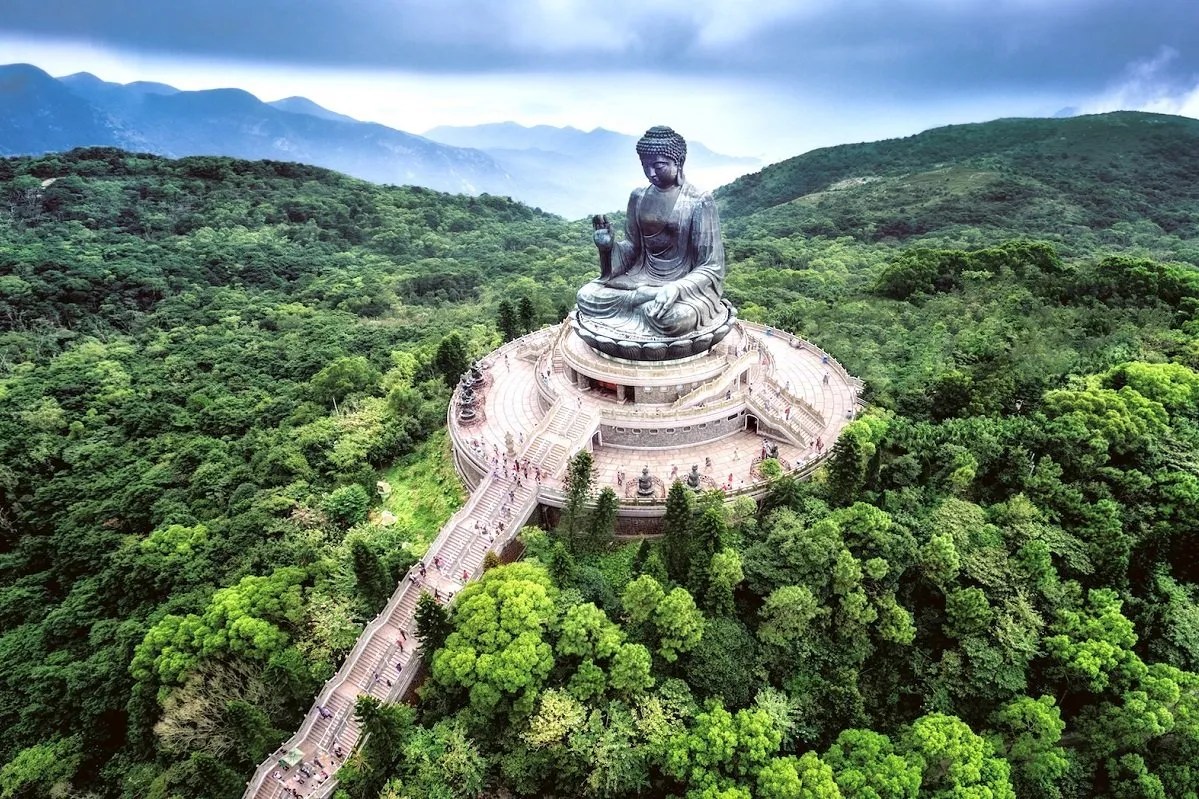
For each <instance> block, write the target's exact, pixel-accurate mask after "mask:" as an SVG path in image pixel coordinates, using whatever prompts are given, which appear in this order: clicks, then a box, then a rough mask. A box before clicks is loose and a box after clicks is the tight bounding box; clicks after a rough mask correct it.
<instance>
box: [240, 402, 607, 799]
mask: <svg viewBox="0 0 1199 799" xmlns="http://www.w3.org/2000/svg"><path fill="white" fill-rule="evenodd" d="M598 428H599V413H598V412H596V411H593V410H587V409H582V408H578V407H577V406H575V407H572V403H569V402H567V401H565V400H563V399H562V398H558V399H557V400H556V401H555V402H554V404H553V405H552V406H551V407H550V408H549V410H548V411H547V413H546V414H545V416H544V417H543V418H542V420H541V421H540V422H539V423H538V426H537V428H536V429H535V430H534V432H533V434H532V435H531V436H529V437H528V438H527V439H526V443H525V446H524V448H523V450H522V451H521V452H519V453H518V457H519V458H520V459H521V460H525V459H527V460H528V462H529V463H530V464H536V465H537V466H538V467H539V468H540V469H541V471H542V473H543V474H544V475H547V476H549V477H552V478H561V476H562V474H563V472H564V471H565V469H566V464H567V461H568V460H569V459H570V456H571V455H572V454H573V453H575V452H577V451H579V450H580V449H582V448H584V447H586V446H587V445H588V442H589V440H590V439H591V437H592V436H593V435H594V434H595V432H596V430H597V429H598ZM537 504H538V485H537V483H536V481H535V480H533V479H529V480H523V481H522V484H521V485H519V486H518V485H517V484H516V482H515V481H514V480H512V479H511V478H509V477H506V476H505V475H504V474H503V473H502V472H500V473H493V474H492V475H491V476H490V477H486V478H484V480H483V482H482V483H481V484H480V485H479V487H478V488H477V489H476V490H475V491H474V492H473V493H472V494H471V496H470V498H469V499H468V500H467V502H466V504H465V505H464V506H463V507H462V508H461V509H459V510H458V511H457V512H456V513H455V514H454V515H453V516H451V517H450V519H449V521H447V522H446V523H445V525H444V526H443V527H442V529H441V532H440V533H439V534H438V536H437V539H436V540H435V541H434V542H433V544H432V545H431V546H430V547H429V551H428V552H427V553H426V556H425V560H424V563H425V564H426V566H427V569H428V574H429V578H430V579H429V582H431V583H434V584H435V585H436V586H439V587H440V588H439V590H442V591H444V592H445V593H451V591H454V592H456V591H457V589H458V587H460V586H461V585H462V584H464V583H465V582H466V581H467V580H470V579H474V578H475V577H477V576H478V575H479V574H481V573H482V569H483V558H484V556H485V555H486V554H487V551H488V550H489V549H494V550H496V551H500V550H502V549H503V547H504V546H505V545H506V544H507V543H508V542H509V541H511V539H512V537H513V536H514V535H515V534H516V532H517V531H518V530H519V529H520V528H521V527H523V526H524V524H525V523H526V522H527V521H528V520H529V518H530V517H531V516H532V515H533V513H534V511H535V510H536V508H537ZM476 523H478V524H480V525H482V524H486V525H487V526H488V527H490V528H491V529H493V530H494V529H497V527H498V526H499V525H502V532H501V533H500V535H498V536H496V537H495V539H494V540H492V541H488V539H487V538H486V537H485V536H483V535H480V534H479V533H478V532H477V529H478V528H477V527H476ZM434 557H437V558H438V559H439V560H440V562H441V569H440V570H436V569H434V567H432V565H431V564H432V563H433V558H434ZM418 574H419V569H417V568H414V569H413V570H412V571H410V572H409V574H408V575H407V576H406V577H405V578H404V579H403V580H401V581H400V584H399V586H398V587H397V588H396V590H395V593H394V594H392V596H391V599H390V600H389V601H388V603H387V606H386V607H385V608H384V609H383V611H382V612H381V613H379V615H378V616H376V617H375V618H374V620H372V621H371V623H370V624H368V625H367V627H366V629H365V630H364V631H363V633H362V635H361V636H360V637H359V638H358V641H357V643H355V645H354V648H353V649H352V650H351V651H350V654H349V655H348V656H347V657H346V659H345V662H344V663H343V664H342V666H341V668H340V669H339V670H338V672H337V674H336V675H335V676H334V677H333V678H332V679H331V680H329V682H327V683H326V684H325V687H324V689H323V690H322V691H321V692H320V694H319V695H318V696H317V697H316V700H315V702H314V703H313V706H312V708H311V709H310V710H309V711H308V714H307V715H306V716H305V717H304V721H303V723H302V724H301V725H300V728H299V730H297V732H296V733H295V735H293V736H292V737H291V738H290V739H289V740H288V741H287V742H285V743H284V744H283V745H282V746H280V747H279V749H278V750H276V751H275V752H274V753H273V754H272V755H271V756H270V757H268V758H267V759H266V760H265V761H264V762H263V763H262V764H261V765H259V767H258V769H257V770H256V771H255V773H254V776H253V778H252V779H251V780H250V781H249V783H247V786H246V792H245V794H244V797H245V799H291V797H292V794H291V793H290V792H289V790H291V789H295V790H298V791H299V792H300V794H301V795H302V796H304V797H326V796H329V795H331V794H332V792H333V788H334V787H335V785H336V783H337V777H336V768H337V767H338V766H339V765H340V761H339V760H336V759H334V758H333V754H332V753H333V750H334V745H335V744H336V745H338V746H340V748H341V751H342V752H343V756H346V755H349V753H350V751H351V750H352V749H353V748H354V746H355V745H356V744H357V743H358V740H359V737H360V735H361V730H360V729H359V726H358V723H357V722H356V721H355V719H354V706H355V704H356V702H357V699H358V697H359V696H360V695H363V694H366V695H370V696H374V697H375V698H377V699H380V700H383V701H396V700H398V699H399V698H400V697H402V696H403V695H404V693H405V692H406V691H407V689H408V687H409V686H410V685H411V683H412V679H413V678H414V677H415V675H416V673H417V671H418V670H419V666H420V658H419V652H418V650H419V642H418V641H417V638H416V635H415V631H416V623H415V621H414V617H415V614H416V605H417V602H418V600H419V599H420V595H421V593H423V592H424V591H425V590H427V589H426V588H422V587H420V586H419V585H418V584H417V578H418ZM450 585H452V586H453V588H452V589H451V588H450V587H449V586H450ZM401 631H403V632H404V634H406V636H407V640H405V641H403V646H402V647H401V646H400V641H401ZM322 711H323V713H322ZM292 749H299V750H300V751H301V752H302V753H303V755H304V761H305V762H308V763H311V762H312V761H313V760H314V759H319V760H320V761H321V762H322V763H323V764H324V769H325V770H326V771H328V772H329V774H330V777H329V778H328V779H327V780H325V781H324V782H323V783H321V784H320V785H315V784H314V783H313V780H311V779H310V780H308V781H307V782H306V783H305V784H303V785H300V784H297V783H296V782H295V779H296V777H295V775H296V770H295V769H293V770H290V771H288V772H283V773H282V776H283V779H282V780H279V779H276V778H275V777H274V774H275V772H277V771H279V769H278V765H277V764H278V760H279V757H280V756H281V755H282V754H284V753H285V752H288V751H290V750H292ZM310 768H311V767H310Z"/></svg>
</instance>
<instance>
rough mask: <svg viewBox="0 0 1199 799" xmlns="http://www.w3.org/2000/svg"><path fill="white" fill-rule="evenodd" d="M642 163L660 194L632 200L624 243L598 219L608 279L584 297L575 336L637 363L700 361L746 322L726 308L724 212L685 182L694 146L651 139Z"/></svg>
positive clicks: (669, 136)
mask: <svg viewBox="0 0 1199 799" xmlns="http://www.w3.org/2000/svg"><path fill="white" fill-rule="evenodd" d="M637 154H638V155H639V156H640V157H641V167H642V169H643V170H644V172H645V176H646V178H648V179H649V183H650V185H649V186H647V187H645V188H638V189H634V190H633V193H632V194H631V195H630V196H629V208H628V216H627V219H626V227H625V239H624V241H616V240H615V237H614V236H613V233H612V227H611V225H610V224H609V223H608V221H607V219H606V218H604V217H602V216H597V217H595V219H594V226H595V232H594V241H595V245H596V247H597V248H598V249H599V256H600V276H599V277H598V278H596V279H595V280H593V281H591V282H590V283H588V284H586V285H585V286H583V288H581V289H580V290H579V293H578V305H577V307H576V311H575V323H576V324H575V331H576V332H577V333H578V334H579V336H580V337H582V338H583V340H584V341H586V342H587V343H588V344H590V345H591V346H592V347H593V348H595V349H597V350H599V351H600V352H603V353H606V354H608V355H614V356H617V357H622V358H627V359H630V360H639V361H660V360H670V359H675V358H683V357H687V356H690V355H697V354H700V353H702V352H705V351H706V350H708V349H709V348H711V346H712V345H713V344H715V343H717V342H718V341H720V340H721V339H723V338H724V337H725V336H726V335H727V334H728V332H729V328H730V326H731V324H732V322H733V319H734V318H735V316H736V312H735V311H734V310H733V307H732V306H731V305H729V303H728V302H726V301H725V300H723V299H722V298H721V294H722V292H723V289H724V270H725V266H724V245H723V244H722V243H721V240H720V220H719V218H718V216H717V213H716V203H715V202H714V201H713V200H712V195H711V194H709V193H708V192H703V191H700V190H699V189H697V188H695V187H694V186H692V185H691V184H690V183H688V182H687V181H686V180H685V179H684V177H683V163H684V161H685V160H686V158H687V142H685V141H684V140H683V137H682V136H680V135H679V134H677V133H675V132H674V131H673V130H671V129H670V128H666V127H654V128H650V129H649V130H648V131H646V132H645V135H644V136H643V137H641V140H640V141H638V142H637Z"/></svg>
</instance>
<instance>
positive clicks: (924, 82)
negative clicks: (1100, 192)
mask: <svg viewBox="0 0 1199 799" xmlns="http://www.w3.org/2000/svg"><path fill="white" fill-rule="evenodd" d="M793 5H794V6H796V8H795V9H794V10H789V9H787V8H786V7H784V6H781V5H779V4H777V3H776V5H775V7H774V8H773V11H774V16H773V17H772V19H771V20H770V23H769V24H767V25H764V26H762V27H760V28H759V29H756V30H755V29H754V28H753V26H752V25H749V26H747V28H748V29H749V32H748V33H747V34H746V35H745V37H743V38H738V37H736V36H732V37H728V38H722V37H716V42H717V43H712V39H711V38H710V37H705V36H704V25H705V19H704V14H705V13H706V12H705V11H704V10H703V9H705V8H707V9H709V11H712V12H713V13H715V12H717V11H719V12H721V13H727V9H728V8H729V5H723V6H718V5H716V4H715V1H714V0H713V2H712V3H709V4H708V5H705V4H704V3H703V2H696V3H683V2H677V3H676V2H673V0H667V1H665V2H661V3H658V4H654V5H649V4H646V3H644V2H632V0H617V2H615V3H607V4H603V7H596V6H594V4H593V5H589V6H585V7H586V8H589V9H593V10H591V11H588V12H586V13H577V14H565V15H564V14H563V13H562V12H561V8H562V7H563V4H561V3H556V4H553V5H552V6H545V5H542V4H541V3H538V2H535V1H534V0H506V2H502V3H492V2H481V1H478V0H475V1H468V0H292V2H281V1H280V0H256V1H255V2H250V3H241V2H238V3H233V2H229V0H207V1H206V2H197V1H196V0H170V2H162V0H153V1H151V0H126V2H122V3H108V4H101V3H96V2H88V1H87V0H74V2H67V1H66V0H8V1H7V2H6V3H5V6H6V8H5V9H4V13H3V17H2V18H0V30H3V31H7V32H12V33H20V34H24V35H32V36H42V37H54V38H60V39H86V40H88V41H90V42H93V43H96V44H102V45H107V46H110V47H114V48H120V49H134V50H142V51H156V52H160V53H175V54H179V55H191V56H203V57H211V58H218V59H227V58H233V59H240V60H248V61H260V62H275V63H285V64H286V63H295V64H307V65H315V66H344V67H370V68H391V69H404V70H414V71H428V72H442V73H463V72H473V71H480V72H482V71H497V70H509V71H537V72H570V71H573V70H589V71H595V70H607V71H616V70H618V69H622V68H627V69H639V70H646V71H659V72H668V73H669V72H682V73H689V74H699V75H727V76H730V77H752V78H755V79H764V80H767V81H769V80H774V81H777V82H779V83H780V84H782V85H790V86H796V85H798V86H802V87H803V88H805V89H806V90H808V91H810V92H812V93H817V94H819V93H827V94H828V95H830V96H836V95H837V94H838V93H841V92H843V91H845V90H847V89H848V88H849V87H853V89H854V92H855V94H857V95H858V96H861V95H862V94H863V93H864V94H866V95H869V94H871V93H876V94H878V95H879V96H887V97H893V98H894V97H901V98H902V97H919V96H928V95H929V94H932V95H938V94H941V95H949V94H959V93H961V92H962V91H970V90H978V91H994V90H997V89H1015V90H1020V91H1028V90H1036V89H1041V88H1043V89H1052V90H1057V91H1062V90H1066V91H1095V90H1098V89H1101V88H1103V86H1104V85H1105V84H1107V83H1109V82H1111V81H1113V80H1115V79H1117V78H1118V77H1119V76H1120V74H1121V73H1122V71H1123V70H1125V69H1126V67H1127V65H1129V64H1131V63H1133V62H1135V61H1137V60H1143V59H1146V58H1151V57H1153V56H1154V55H1155V54H1156V53H1158V52H1160V51H1161V48H1163V47H1168V48H1171V49H1172V50H1173V51H1175V52H1176V53H1177V54H1178V55H1177V56H1176V57H1175V58H1173V59H1172V60H1171V62H1170V64H1169V65H1168V70H1167V71H1166V72H1168V74H1166V73H1163V74H1162V75H1161V76H1160V77H1162V79H1169V78H1170V76H1173V77H1174V79H1177V80H1179V81H1182V82H1185V81H1186V80H1191V81H1192V84H1191V85H1194V79H1195V76H1196V75H1199V24H1195V23H1196V22H1199V12H1196V11H1195V10H1194V6H1193V0H1155V2H1152V3H1144V2H1137V0H1055V1H1054V2H1051V3H1045V2H1035V1H1034V0H987V1H986V2H971V3H965V2H950V1H949V0H893V2H880V1H879V0H842V2H837V3H832V2H827V3H823V4H819V3H818V4H812V3H807V4H798V3H796V4H793ZM579 7H580V8H582V7H584V6H583V4H582V3H580V4H579ZM555 8H556V9H558V11H557V12H555V11H554V9H555ZM696 8H699V9H700V10H699V11H696V10H695V9H696ZM740 8H743V9H746V10H745V11H744V13H747V14H752V13H755V12H754V11H753V9H754V5H752V4H751V5H746V6H740ZM780 8H783V9H784V10H783V11H781V12H780V11H779V9H780Z"/></svg>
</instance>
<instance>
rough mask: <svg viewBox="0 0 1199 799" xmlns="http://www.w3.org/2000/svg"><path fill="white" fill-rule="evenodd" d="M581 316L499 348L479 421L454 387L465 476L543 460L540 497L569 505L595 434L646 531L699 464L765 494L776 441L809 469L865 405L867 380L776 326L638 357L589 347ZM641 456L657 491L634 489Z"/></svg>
mask: <svg viewBox="0 0 1199 799" xmlns="http://www.w3.org/2000/svg"><path fill="white" fill-rule="evenodd" d="M573 324H574V322H573V320H568V321H567V322H564V323H562V324H560V325H556V326H554V327H548V328H544V329H542V330H539V331H537V332H535V333H531V334H529V335H527V336H524V337H522V338H520V339H517V340H515V341H512V342H509V343H508V344H505V345H504V346H502V347H500V348H499V349H497V350H495V351H494V352H492V353H490V354H489V355H488V356H487V358H485V359H484V360H483V361H482V363H481V366H482V368H483V372H484V374H485V375H486V384H487V385H486V388H485V389H484V390H483V391H482V392H479V391H477V390H476V394H479V393H481V394H482V398H481V400H480V401H479V402H478V404H477V406H476V407H477V408H479V409H480V411H481V412H480V413H478V414H477V415H476V418H475V420H474V421H473V422H471V423H467V424H464V423H462V422H461V421H460V420H459V418H458V408H459V404H458V400H459V396H458V393H459V392H455V395H454V401H453V402H451V404H450V413H449V420H448V421H449V430H450V434H451V439H452V442H453V449H454V460H455V465H456V467H457V469H458V472H459V474H460V475H461V477H462V479H463V482H464V483H465V484H466V486H467V487H468V489H470V490H472V491H473V490H474V489H476V488H477V487H478V486H479V485H480V484H481V483H482V482H483V480H484V478H485V477H487V476H488V475H489V474H494V473H497V472H499V471H501V470H502V469H503V467H504V464H505V462H507V463H511V462H512V461H513V460H518V461H521V462H527V463H528V465H529V468H530V470H531V471H530V474H531V475H532V474H535V472H536V471H537V470H540V471H541V473H542V480H541V483H540V485H539V486H538V501H539V503H540V504H541V505H542V506H544V507H547V508H559V507H561V506H562V504H563V502H564V498H565V497H564V494H563V486H562V483H561V476H562V474H563V472H564V469H565V465H566V461H567V459H569V457H570V456H571V455H573V454H574V453H576V452H578V451H579V450H580V449H582V448H584V447H586V448H589V449H590V450H591V451H592V453H593V455H594V458H595V464H596V471H597V481H596V484H597V486H599V487H603V486H611V487H612V488H613V490H615V491H616V493H617V495H618V496H619V497H620V498H621V507H620V511H619V517H620V530H621V531H622V532H636V531H648V530H650V529H652V528H653V527H654V525H655V523H656V520H657V519H658V518H659V517H661V515H662V514H663V512H664V510H665V494H666V490H667V488H668V487H669V486H670V484H671V483H672V482H674V480H676V479H678V480H683V479H684V478H685V477H686V475H687V474H688V473H689V472H690V471H691V469H692V466H697V467H698V471H699V474H700V476H701V487H702V488H719V489H722V490H724V491H726V492H727V493H728V494H729V495H730V498H733V497H735V496H738V495H748V496H751V497H753V498H755V499H758V498H761V497H762V496H764V495H765V493H766V491H767V490H768V487H769V483H768V481H767V480H766V479H765V478H763V477H762V475H761V473H760V472H759V471H758V468H757V466H758V464H759V463H760V461H761V459H762V456H763V452H764V448H767V449H768V448H770V447H773V446H777V447H778V458H779V460H780V462H781V464H782V465H783V466H784V468H785V469H790V470H793V471H796V472H798V473H800V474H801V475H806V474H807V473H810V471H811V470H812V469H814V468H815V467H816V466H817V465H818V463H819V462H820V461H821V460H823V458H825V457H827V455H828V453H829V452H830V451H831V449H832V445H833V442H834V441H835V440H836V438H837V436H838V435H839V434H840V432H841V428H842V427H844V426H845V424H846V423H847V422H848V421H849V420H850V419H851V418H852V417H853V416H854V415H856V414H857V412H858V409H859V407H858V401H859V400H858V398H859V396H860V393H861V388H862V382H861V381H860V380H858V379H857V378H855V377H852V376H850V375H849V374H848V373H847V372H846V371H845V369H844V368H843V367H842V366H841V365H840V364H839V363H837V362H836V361H835V360H833V359H832V358H831V357H830V356H828V355H827V354H826V353H824V352H823V351H821V350H820V349H819V348H817V347H816V346H814V345H812V344H811V343H809V342H806V341H803V340H801V339H799V338H796V337H795V336H792V335H790V334H788V333H785V332H782V331H779V330H773V329H771V328H767V327H764V326H762V325H758V324H755V323H750V322H745V321H738V322H736V323H734V324H733V325H732V326H731V328H730V330H729V332H728V334H727V336H726V337H725V338H724V340H723V341H722V342H720V343H719V344H718V345H717V346H713V347H712V348H711V349H709V350H708V351H707V352H705V353H703V354H701V355H695V356H692V357H689V358H683V359H678V360H671V361H654V362H633V361H627V360H622V359H620V358H617V357H612V356H610V355H605V354H603V353H601V352H597V351H596V350H594V349H592V348H590V347H589V346H587V344H586V343H585V342H584V341H583V340H582V339H581V338H580V337H579V336H578V335H575V334H574V332H573V330H572V327H571V326H572V325H573ZM505 456H507V457H505ZM643 467H648V468H649V472H650V475H651V477H652V478H653V485H654V491H653V493H654V496H653V498H652V499H639V498H638V497H637V477H638V475H639V474H640V473H641V470H642V468H643Z"/></svg>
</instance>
